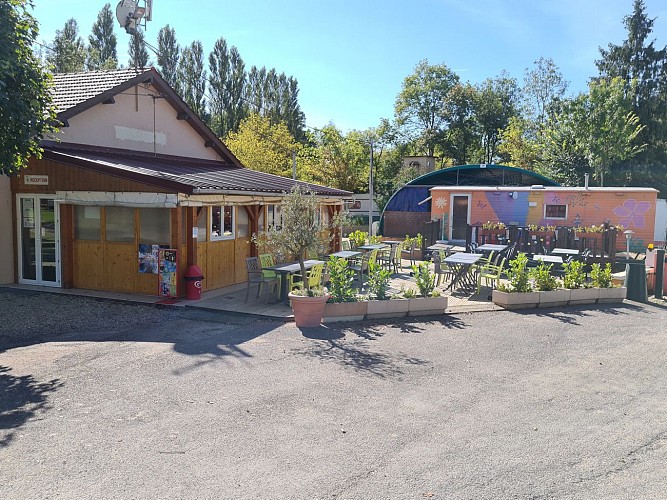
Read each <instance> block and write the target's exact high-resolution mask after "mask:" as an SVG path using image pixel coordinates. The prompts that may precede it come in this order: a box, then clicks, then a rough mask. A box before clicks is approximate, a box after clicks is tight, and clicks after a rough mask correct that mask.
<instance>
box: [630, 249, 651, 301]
mask: <svg viewBox="0 0 667 500" xmlns="http://www.w3.org/2000/svg"><path fill="white" fill-rule="evenodd" d="M625 287H626V288H627V289H628V293H627V295H626V297H625V298H626V299H628V300H634V301H637V302H648V288H647V286H646V265H645V264H644V261H643V260H632V259H629V260H626V261H625Z"/></svg>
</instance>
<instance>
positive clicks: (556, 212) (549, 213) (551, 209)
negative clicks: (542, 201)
mask: <svg viewBox="0 0 667 500" xmlns="http://www.w3.org/2000/svg"><path fill="white" fill-rule="evenodd" d="M544 218H545V219H556V220H567V205H544Z"/></svg>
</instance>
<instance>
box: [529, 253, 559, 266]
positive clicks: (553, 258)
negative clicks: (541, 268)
mask: <svg viewBox="0 0 667 500" xmlns="http://www.w3.org/2000/svg"><path fill="white" fill-rule="evenodd" d="M531 258H532V260H539V261H542V262H550V263H551V264H562V263H563V257H561V256H560V255H537V254H536V255H533V256H532V257H531Z"/></svg>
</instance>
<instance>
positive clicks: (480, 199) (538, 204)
mask: <svg viewBox="0 0 667 500" xmlns="http://www.w3.org/2000/svg"><path fill="white" fill-rule="evenodd" d="M452 192H456V193H466V192H469V193H472V207H471V221H472V224H483V223H485V222H487V221H491V222H504V223H505V224H507V225H509V224H518V225H521V226H525V225H529V224H535V225H538V226H547V225H549V226H573V227H580V226H593V225H596V226H597V225H601V224H604V223H605V222H609V223H611V224H613V225H616V226H623V227H624V228H625V229H631V230H632V231H634V232H635V234H634V235H633V240H634V241H635V245H638V246H643V245H646V244H648V243H650V242H652V241H653V239H654V225H655V217H656V198H657V192H655V191H651V190H632V189H624V188H618V190H606V191H594V190H592V189H591V190H589V191H581V190H574V189H573V190H567V189H559V190H554V189H546V190H525V189H523V190H521V189H518V190H516V191H508V190H496V191H494V190H475V189H474V188H471V189H470V191H462V190H456V191H452V190H449V189H447V188H433V189H432V190H431V195H432V200H433V201H432V205H431V206H432V211H431V215H432V218H434V219H435V218H442V217H445V218H446V219H447V218H448V217H449V206H448V204H449V199H450V194H451V193H452ZM512 193H516V194H514V195H511V194H512ZM545 205H566V206H567V217H566V218H565V219H549V218H545V211H544V210H545Z"/></svg>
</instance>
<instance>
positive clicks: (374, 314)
mask: <svg viewBox="0 0 667 500" xmlns="http://www.w3.org/2000/svg"><path fill="white" fill-rule="evenodd" d="M409 308H410V300H408V299H391V300H369V301H368V310H367V311H366V318H367V319H382V318H402V317H403V316H405V315H407V314H408V310H409Z"/></svg>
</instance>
